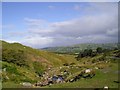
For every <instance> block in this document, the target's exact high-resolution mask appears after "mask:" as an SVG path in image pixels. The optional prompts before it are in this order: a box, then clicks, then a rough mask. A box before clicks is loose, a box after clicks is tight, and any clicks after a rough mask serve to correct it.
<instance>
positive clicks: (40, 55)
mask: <svg viewBox="0 0 120 90" xmlns="http://www.w3.org/2000/svg"><path fill="white" fill-rule="evenodd" d="M1 43H2V48H1V50H2V62H0V63H1V64H2V69H3V72H2V73H1V74H2V76H3V78H2V79H3V87H4V86H5V87H6V85H8V83H16V85H17V84H20V82H27V81H28V82H31V83H34V82H36V81H39V80H40V78H39V77H38V76H39V75H42V74H43V73H44V72H45V71H46V70H47V69H48V68H49V67H52V68H55V67H59V66H61V65H63V64H64V63H68V64H69V63H77V61H76V60H75V58H74V57H73V56H71V55H58V54H55V53H51V52H47V51H42V50H37V49H33V48H31V47H28V46H24V45H22V44H20V43H7V42H5V41H1ZM13 76H14V77H13Z"/></svg>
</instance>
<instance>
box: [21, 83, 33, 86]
mask: <svg viewBox="0 0 120 90" xmlns="http://www.w3.org/2000/svg"><path fill="white" fill-rule="evenodd" d="M22 85H23V86H24V87H31V86H32V84H31V83H29V82H23V83H22Z"/></svg>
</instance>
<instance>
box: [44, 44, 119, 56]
mask: <svg viewBox="0 0 120 90" xmlns="http://www.w3.org/2000/svg"><path fill="white" fill-rule="evenodd" d="M97 47H101V48H103V49H114V48H117V47H118V44H117V43H106V44H102V43H99V44H95V43H85V44H76V45H71V46H63V47H46V48H43V50H47V51H51V52H57V53H70V54H74V53H79V52H80V51H83V50H85V49H93V50H95V49H96V48H97Z"/></svg>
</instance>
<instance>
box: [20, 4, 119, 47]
mask: <svg viewBox="0 0 120 90" xmlns="http://www.w3.org/2000/svg"><path fill="white" fill-rule="evenodd" d="M116 5H117V3H101V4H100V3H92V4H90V6H89V8H84V13H86V14H85V15H84V16H80V17H79V18H73V19H71V20H67V21H61V22H52V23H49V22H47V21H46V20H41V19H31V18H26V19H25V21H26V22H27V24H28V27H27V30H28V35H27V36H28V37H26V38H24V40H23V41H24V42H22V43H24V44H26V45H30V46H33V47H37V48H39V47H47V46H61V45H63V46H64V45H71V44H78V43H106V42H117V41H118V36H117V33H118V29H117V27H118V22H117V21H118V13H117V6H116ZM75 8H76V9H77V10H78V9H81V8H80V7H78V6H76V7H75Z"/></svg>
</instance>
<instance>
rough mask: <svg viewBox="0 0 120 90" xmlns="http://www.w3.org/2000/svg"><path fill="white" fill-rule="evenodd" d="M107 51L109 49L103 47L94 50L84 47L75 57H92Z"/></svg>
mask: <svg viewBox="0 0 120 90" xmlns="http://www.w3.org/2000/svg"><path fill="white" fill-rule="evenodd" d="M108 51H110V49H103V48H101V47H98V48H96V50H94V51H93V50H92V49H85V50H84V51H82V52H80V53H79V54H78V56H77V57H76V59H77V60H79V59H80V58H83V57H94V56H96V55H97V54H100V53H103V52H108Z"/></svg>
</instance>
